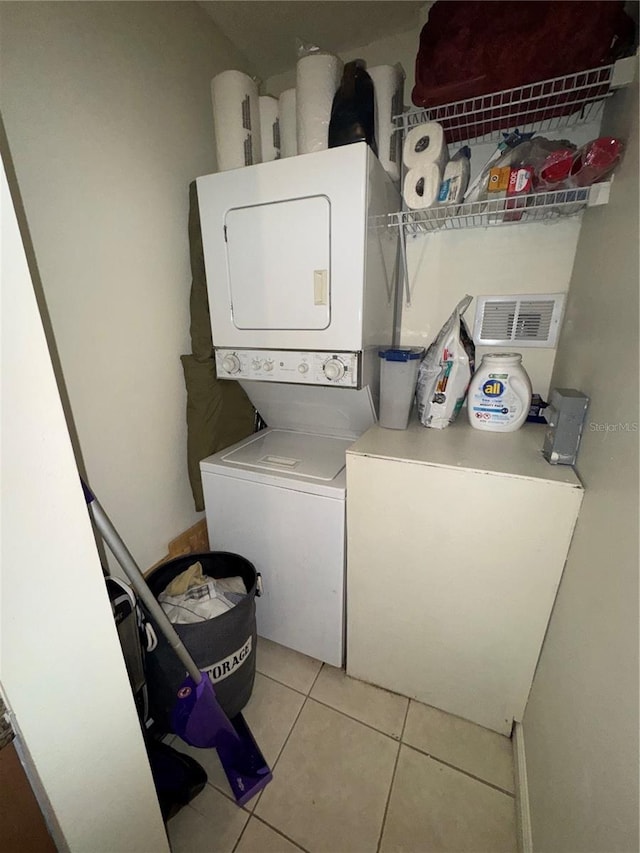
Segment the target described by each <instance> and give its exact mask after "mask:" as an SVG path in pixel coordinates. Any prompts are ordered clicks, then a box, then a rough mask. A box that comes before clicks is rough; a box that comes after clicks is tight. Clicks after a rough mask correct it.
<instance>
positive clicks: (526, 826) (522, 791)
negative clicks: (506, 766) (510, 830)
mask: <svg viewBox="0 0 640 853" xmlns="http://www.w3.org/2000/svg"><path fill="white" fill-rule="evenodd" d="M512 740H513V763H514V770H515V777H516V779H515V781H516V830H517V833H518V853H533V835H532V833H531V813H530V811H529V784H528V782H527V759H526V755H525V749H524V730H523V728H522V723H514V726H513V738H512Z"/></svg>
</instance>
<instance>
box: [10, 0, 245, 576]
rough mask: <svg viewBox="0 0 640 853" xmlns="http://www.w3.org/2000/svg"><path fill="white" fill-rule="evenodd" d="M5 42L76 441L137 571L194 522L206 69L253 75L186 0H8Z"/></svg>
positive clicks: (207, 137)
mask: <svg viewBox="0 0 640 853" xmlns="http://www.w3.org/2000/svg"><path fill="white" fill-rule="evenodd" d="M0 39H1V41H0V81H1V82H0V104H1V107H2V115H3V120H4V124H5V129H6V135H7V137H8V143H9V147H10V150H11V155H12V158H13V162H14V166H15V171H16V174H17V179H18V183H19V187H20V191H21V193H22V199H23V202H24V207H25V212H26V219H27V222H28V226H29V229H30V233H31V238H32V241H33V246H34V251H35V256H36V260H37V264H38V269H39V275H40V278H41V281H42V288H43V290H44V294H45V297H46V302H47V306H48V311H49V314H50V317H51V324H52V327H53V330H54V335H55V339H56V344H57V349H58V352H59V357H60V362H61V365H62V371H63V373H64V380H65V383H66V388H67V392H68V397H69V400H70V406H71V409H72V412H73V417H74V420H75V427H76V430H77V434H78V437H79V444H80V448H81V452H82V455H83V458H84V462H85V464H86V470H87V473H88V476H89V477H90V479H91V482H92V485H93V487H94V489H95V491H96V493H97V494H98V495H99V497H100V500H101V502H102V503H103V505H104V506H105V509H106V510H107V511H108V512H109V513H110V515H111V516H112V519H113V521H114V523H115V525H116V527H117V528H118V529H119V530H120V532H121V534H122V535H123V537H124V538H125V540H126V541H127V543H128V545H129V547H130V549H131V551H132V553H133V554H134V556H135V558H136V559H137V560H138V562H140V563H141V565H142V566H143V567H146V566H149V565H151V564H152V563H154V562H155V561H157V560H158V559H159V558H160V557H161V556H162V555H163V554H164V553H166V544H167V542H168V540H170V539H171V538H172V537H173V536H175V535H176V534H177V533H179V532H180V531H182V530H184V529H185V528H187V527H189V526H190V525H191V524H193V522H194V520H195V519H196V513H195V510H194V506H193V500H192V497H191V492H190V489H189V483H188V479H187V469H186V424H185V404H186V393H185V389H184V381H183V376H182V368H181V365H180V355H181V353H184V352H188V351H189V350H190V342H189V318H188V309H189V288H190V270H189V256H188V241H187V211H188V185H189V182H190V181H191V180H192V179H193V178H195V177H196V176H198V175H201V174H206V173H208V172H211V171H214V170H215V168H216V159H215V153H214V142H213V120H212V115H211V104H210V88H209V86H210V80H211V78H212V77H213V76H214V75H215V74H216V73H218V72H219V71H221V70H223V69H225V68H228V67H239V68H243V69H244V70H251V69H248V68H247V65H246V62H245V61H244V60H243V58H242V57H241V56H240V55H238V53H237V52H236V51H235V49H234V48H232V46H231V45H230V44H229V42H228V41H227V40H226V39H225V38H224V37H223V36H222V35H221V34H220V33H219V31H218V30H217V29H216V27H215V25H214V24H213V22H212V21H211V20H210V19H209V18H208V17H207V15H206V14H205V13H204V12H203V10H202V9H200V7H199V6H198V5H197V4H195V3H189V2H177V3H173V2H157V3H145V2H130V3H119V2H116V3H109V2H106V3H103V2H77V3H58V2H48V3H46V2H45V3H40V2H30V3H23V2H3V3H0ZM47 487H48V488H49V489H50V491H51V500H52V501H55V497H56V496H55V484H53V483H50V484H47Z"/></svg>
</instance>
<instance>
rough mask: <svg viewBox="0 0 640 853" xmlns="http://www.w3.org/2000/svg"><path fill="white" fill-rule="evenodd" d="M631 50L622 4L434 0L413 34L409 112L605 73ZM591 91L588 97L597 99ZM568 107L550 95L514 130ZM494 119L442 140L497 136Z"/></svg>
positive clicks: (603, 0) (601, 0)
mask: <svg viewBox="0 0 640 853" xmlns="http://www.w3.org/2000/svg"><path fill="white" fill-rule="evenodd" d="M634 42H635V25H634V23H633V21H632V20H631V18H630V17H629V16H628V15H627V14H626V13H625V12H624V2H622V0H588V2H582V0H533V2H532V0H501V2H492V3H488V2H486V0H438V2H437V3H435V4H434V6H433V7H432V8H431V10H430V12H429V20H428V22H427V23H426V24H425V26H424V27H423V29H422V32H421V34H420V47H419V50H418V55H417V57H416V67H415V86H414V88H413V92H412V96H411V97H412V100H413V103H414V104H415V105H416V106H419V107H433V106H437V105H439V104H447V103H451V102H453V101H460V100H465V99H468V98H473V97H476V96H478V95H484V94H487V93H490V92H496V91H501V90H503V89H511V88H515V87H517V86H523V85H526V84H529V83H535V82H537V81H540V80H547V79H550V78H553V77H560V76H564V75H568V74H572V73H575V72H579V71H584V70H586V69H589V68H596V67H598V66H600V65H607V64H609V63H611V62H613V61H614V60H615V59H616V57H618V56H620V55H625V54H628V53H630V52H632V49H633V45H634ZM591 89H592V90H593V91H590V92H589V93H588V94H589V97H595V96H597V95H598V94H601V93H602V92H601V91H600V92H599V91H598V87H593V86H592V87H591ZM571 100H572V97H571V96H570V95H567V94H562V92H559V93H557V94H553V93H552V94H551V95H550V97H549V98H546V99H545V101H544V115H542V114H541V113H542V110H541V109H538V110H537V111H536V110H534V111H533V112H531V113H528V114H523V115H522V118H521V119H520V120H519V124H520V125H522V124H523V123H524V122H525V121H537V120H540V119H541V118H543V117H544V118H549V117H551V116H552V115H554V114H555V115H559V114H563V113H569V112H572V111H573V110H574V109H575V107H574V108H573V109H572V105H571V103H570V101H571ZM563 105H564V106H563ZM540 106H541V105H540V104H538V107H540ZM554 108H557V109H556V111H555V113H554V112H553V109H554ZM550 109H551V112H550ZM502 114H504V112H503V111H502ZM500 115H501V111H499V110H496V111H494V112H493V113H490V114H489V115H488V116H485V117H484V124H485V125H486V126H484V127H476V128H473V129H471V128H467V130H466V131H465V132H462V133H461V134H459V135H458V136H457V137H456V138H451V137H450V136H448V140H449V141H450V142H455V141H460V140H462V139H464V138H465V135H466V138H470V137H471V136H472V135H479V133H483V132H484V133H486V132H488V131H489V130H497V129H503V128H502V127H501V124H500ZM438 120H441V119H440V118H439V119H438ZM443 124H444V125H445V128H446V121H445V122H443ZM471 130H473V132H470V131H471Z"/></svg>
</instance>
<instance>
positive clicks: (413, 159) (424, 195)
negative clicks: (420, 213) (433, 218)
mask: <svg viewBox="0 0 640 853" xmlns="http://www.w3.org/2000/svg"><path fill="white" fill-rule="evenodd" d="M402 158H403V160H404V164H405V166H406V167H407V170H408V171H407V173H406V175H405V179H404V186H403V192H402V194H403V196H404V200H405V202H406V205H407V207H410V208H412V209H413V210H417V209H419V208H422V207H431V205H432V204H435V203H436V202H437V200H438V193H439V192H440V184H441V183H442V176H443V172H444V169H445V167H446V165H447V162H448V160H449V149H448V148H447V143H446V140H445V138H444V131H443V129H442V125H440V124H438V122H435V121H432V122H425V123H424V124H420V125H418V126H417V127H414V128H412V129H411V130H410V131H409V133H408V134H407V135H406V137H405V140H404V148H403V151H402Z"/></svg>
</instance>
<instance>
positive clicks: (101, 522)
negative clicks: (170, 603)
mask: <svg viewBox="0 0 640 853" xmlns="http://www.w3.org/2000/svg"><path fill="white" fill-rule="evenodd" d="M83 486H84V484H83ZM84 488H85V495H87V492H88V489H87V487H86V486H84ZM89 494H90V495H91V500H88V504H89V512H90V513H91V517H92V518H93V521H94V523H95V525H96V527H97V528H98V531H99V533H100V535H101V536H102V538H103V539H104V541H105V542H106V543H107V545H108V546H109V550H110V551H111V552H112V554H113V556H114V557H115V558H116V560H117V561H118V563H119V564H120V565H121V566H122V570H123V571H124V573H125V574H126V576H127V577H128V578H129V580H130V581H131V586H132V587H133V588H134V590H135V592H136V595H138V596H139V597H140V599H141V601H142V602H143V603H144V606H145V607H146V608H147V610H148V611H149V613H150V614H151V616H152V617H153V618H154V619H155V621H156V622H157V623H158V625H159V626H160V628H161V630H162V633H163V634H164V635H165V637H166V639H167V642H168V643H169V644H170V646H171V648H172V649H173V650H174V651H175V653H176V655H177V656H178V657H179V658H180V661H181V662H182V663H183V664H184V666H185V668H186V670H187V672H188V673H189V675H190V676H191V678H193V680H194V682H195V683H196V684H200V682H201V680H202V673H201V672H200V670H199V669H198V667H197V666H196V664H195V661H194V660H193V658H192V657H191V655H190V654H189V652H188V651H187V649H186V646H185V645H184V643H183V642H182V640H181V639H180V637H179V636H178V634H177V633H176V630H175V628H174V627H173V625H172V624H171V622H170V621H169V619H168V617H167V615H166V613H165V612H164V610H163V609H162V607H161V606H160V605H159V604H158V602H157V601H156V598H155V596H154V595H153V593H152V592H151V590H150V589H149V587H148V586H147V584H146V583H145V580H144V576H143V574H142V572H141V571H140V569H139V568H138V566H137V564H136V562H135V560H134V559H133V557H132V556H131V554H130V553H129V550H128V548H127V546H126V545H125V544H124V542H123V541H122V539H121V538H120V536H119V534H118V532H117V530H116V529H115V527H114V526H113V524H112V523H111V521H110V520H109V517H108V515H107V514H106V512H105V511H104V509H103V508H102V506H101V505H100V502H99V501H98V499H97V498H96V496H95V495H94V494H92V493H90V492H89Z"/></svg>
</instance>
